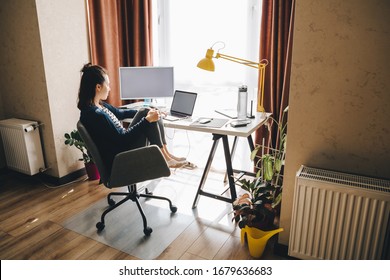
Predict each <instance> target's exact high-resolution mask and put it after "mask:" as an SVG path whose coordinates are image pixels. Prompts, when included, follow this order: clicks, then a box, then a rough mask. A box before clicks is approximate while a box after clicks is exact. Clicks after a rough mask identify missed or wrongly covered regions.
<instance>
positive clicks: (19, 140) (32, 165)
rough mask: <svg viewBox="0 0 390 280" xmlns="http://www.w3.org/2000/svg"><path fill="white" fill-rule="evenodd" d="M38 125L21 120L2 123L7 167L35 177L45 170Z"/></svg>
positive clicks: (9, 120) (0, 127)
mask: <svg viewBox="0 0 390 280" xmlns="http://www.w3.org/2000/svg"><path fill="white" fill-rule="evenodd" d="M37 127H38V123H37V122H35V121H28V120H21V119H14V118H13V119H6V120H1V121H0V133H1V138H2V140H3V147H4V152H5V157H6V162H7V167H8V168H9V169H12V170H16V171H18V172H21V173H24V174H27V175H35V174H37V173H38V172H39V170H40V169H41V168H42V169H44V168H45V164H44V160H43V152H42V146H41V138H40V135H39V130H38V129H37Z"/></svg>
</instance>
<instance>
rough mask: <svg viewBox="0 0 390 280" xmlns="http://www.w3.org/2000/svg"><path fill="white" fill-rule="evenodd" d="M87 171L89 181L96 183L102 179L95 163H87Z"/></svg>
mask: <svg viewBox="0 0 390 280" xmlns="http://www.w3.org/2000/svg"><path fill="white" fill-rule="evenodd" d="M85 170H86V171H87V175H88V180H90V181H94V180H99V179H100V174H99V170H98V169H97V166H96V164H95V163H93V162H88V163H85Z"/></svg>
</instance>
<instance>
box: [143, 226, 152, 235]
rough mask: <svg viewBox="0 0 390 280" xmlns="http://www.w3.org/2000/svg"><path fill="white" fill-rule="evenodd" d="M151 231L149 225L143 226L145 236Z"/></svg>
mask: <svg viewBox="0 0 390 280" xmlns="http://www.w3.org/2000/svg"><path fill="white" fill-rule="evenodd" d="M152 232H153V229H152V228H150V227H146V228H144V234H145V235H146V236H149V235H150V234H151V233H152Z"/></svg>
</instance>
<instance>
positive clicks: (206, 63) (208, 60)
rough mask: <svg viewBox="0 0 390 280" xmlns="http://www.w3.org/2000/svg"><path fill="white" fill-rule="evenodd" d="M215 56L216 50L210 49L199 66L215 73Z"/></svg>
mask: <svg viewBox="0 0 390 280" xmlns="http://www.w3.org/2000/svg"><path fill="white" fill-rule="evenodd" d="M213 54H214V50H213V49H208V50H207V52H206V57H205V58H203V59H202V60H200V61H199V62H198V65H197V66H198V67H199V68H200V69H203V70H207V71H214V70H215V65H214V61H213Z"/></svg>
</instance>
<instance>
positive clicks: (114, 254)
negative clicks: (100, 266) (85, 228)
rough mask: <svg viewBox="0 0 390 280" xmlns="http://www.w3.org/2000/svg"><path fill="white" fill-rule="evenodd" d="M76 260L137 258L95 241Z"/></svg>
mask: <svg viewBox="0 0 390 280" xmlns="http://www.w3.org/2000/svg"><path fill="white" fill-rule="evenodd" d="M77 259H78V260H138V258H136V257H133V256H131V255H129V254H127V253H124V252H121V251H119V250H117V249H115V248H112V247H109V246H107V245H105V244H102V243H99V242H96V244H95V245H94V246H93V247H91V248H89V249H88V250H86V251H84V252H83V253H82V254H81V255H80V256H78V258H77Z"/></svg>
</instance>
